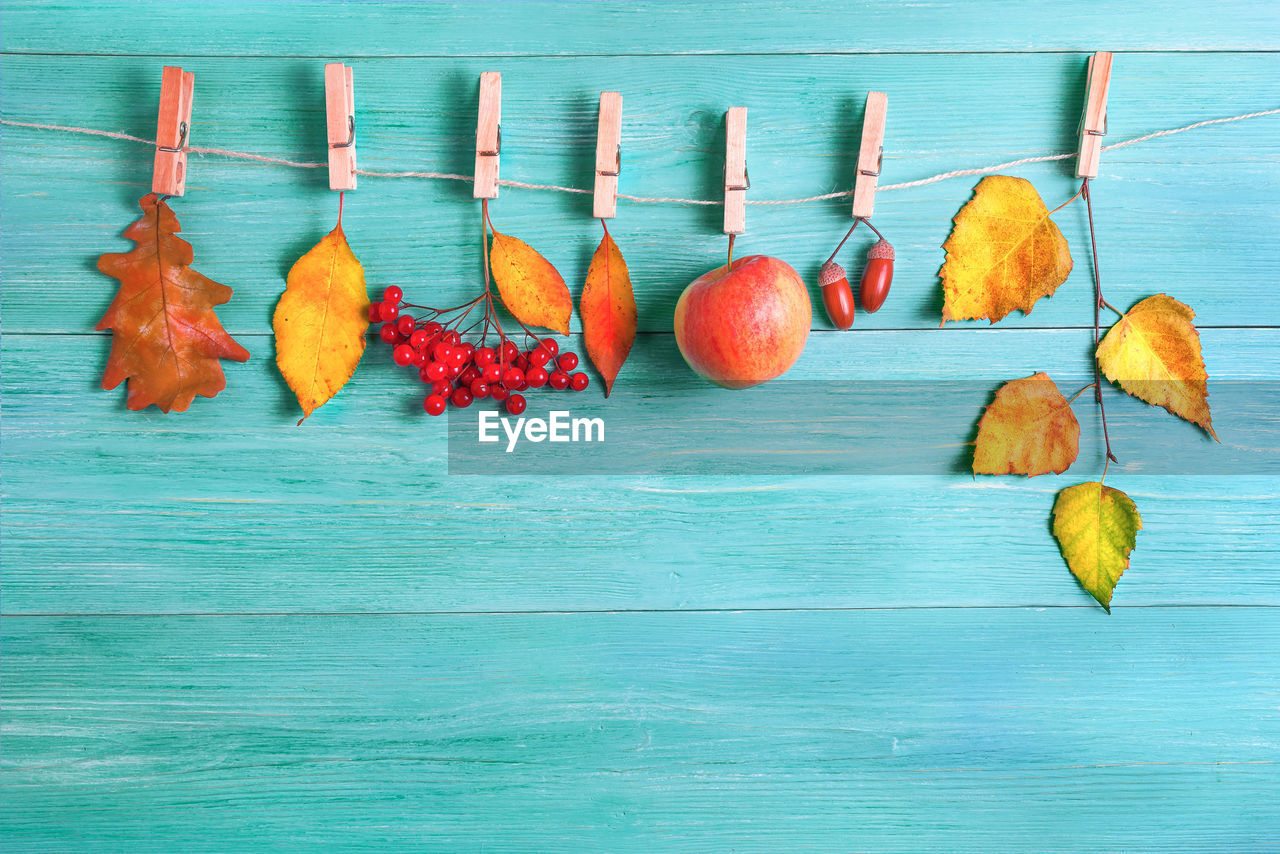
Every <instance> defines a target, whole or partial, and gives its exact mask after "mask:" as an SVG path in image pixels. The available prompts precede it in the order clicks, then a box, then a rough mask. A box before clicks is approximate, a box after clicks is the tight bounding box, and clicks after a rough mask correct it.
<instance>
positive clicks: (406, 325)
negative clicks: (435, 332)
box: [396, 314, 417, 338]
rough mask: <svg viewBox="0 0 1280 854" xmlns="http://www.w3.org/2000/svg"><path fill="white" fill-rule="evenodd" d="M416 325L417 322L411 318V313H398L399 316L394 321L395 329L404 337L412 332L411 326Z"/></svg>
mask: <svg viewBox="0 0 1280 854" xmlns="http://www.w3.org/2000/svg"><path fill="white" fill-rule="evenodd" d="M416 325H417V324H416V322H415V321H414V319H413V315H409V314H402V315H400V318H399V319H398V320H397V321H396V331H397V332H399V333H400V334H401V335H403V336H404V337H405V338H408V337H409V336H410V335H412V334H413V327H414V326H416Z"/></svg>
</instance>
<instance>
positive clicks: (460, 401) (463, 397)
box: [453, 388, 474, 409]
mask: <svg viewBox="0 0 1280 854" xmlns="http://www.w3.org/2000/svg"><path fill="white" fill-rule="evenodd" d="M473 399H474V398H473V397H472V394H471V389H466V388H455V389H454V390H453V405H454V406H456V407H458V408H459V409H466V408H467V407H468V406H470V405H471V401H472V400H473Z"/></svg>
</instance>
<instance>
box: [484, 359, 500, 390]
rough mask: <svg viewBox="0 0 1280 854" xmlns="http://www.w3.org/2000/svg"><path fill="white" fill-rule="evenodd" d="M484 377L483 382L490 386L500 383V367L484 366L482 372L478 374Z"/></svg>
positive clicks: (494, 365)
mask: <svg viewBox="0 0 1280 854" xmlns="http://www.w3.org/2000/svg"><path fill="white" fill-rule="evenodd" d="M480 375H481V376H483V377H484V381H485V382H487V383H489V384H490V385H492V384H493V383H496V382H502V366H501V365H496V364H489V365H485V366H484V370H483V371H481V372H480Z"/></svg>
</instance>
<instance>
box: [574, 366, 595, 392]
mask: <svg viewBox="0 0 1280 854" xmlns="http://www.w3.org/2000/svg"><path fill="white" fill-rule="evenodd" d="M590 384H591V378H590V377H588V376H587V375H586V374H584V373H583V372H582V371H578V372H577V373H576V374H574V375H573V376H571V377H569V388H571V389H573V390H574V391H582V390H583V389H585V388H586V387H587V386H589V385H590Z"/></svg>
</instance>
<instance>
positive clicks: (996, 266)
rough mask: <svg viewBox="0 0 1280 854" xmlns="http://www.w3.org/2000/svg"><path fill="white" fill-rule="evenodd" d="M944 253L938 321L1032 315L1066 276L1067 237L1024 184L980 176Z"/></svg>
mask: <svg viewBox="0 0 1280 854" xmlns="http://www.w3.org/2000/svg"><path fill="white" fill-rule="evenodd" d="M954 222H955V228H953V229H952V230H951V236H950V237H948V238H947V242H946V243H944V244H942V248H943V249H945V250H946V252H947V259H946V261H944V262H943V264H942V270H941V271H940V272H939V275H940V276H941V277H942V291H943V305H942V322H943V323H946V322H947V321H948V320H976V319H987V320H990V321H991V322H992V323H995V322H996V321H997V320H999V319H1000V318H1002V317H1004V316H1005V315H1006V314H1008V313H1009V312H1011V311H1013V310H1014V309H1018V310H1020V311H1022V313H1023V314H1030V313H1031V307H1032V306H1034V305H1035V303H1036V300H1038V299H1040V297H1044V296H1051V295H1052V294H1053V292H1054V291H1056V290H1057V289H1058V285H1060V284H1062V283H1063V282H1065V281H1066V280H1067V275H1068V274H1069V273H1070V272H1071V252H1070V251H1069V250H1068V249H1067V241H1066V238H1064V237H1063V236H1062V232H1060V231H1058V227H1057V226H1056V225H1054V224H1053V220H1051V219H1049V210H1048V208H1046V207H1045V206H1044V202H1043V201H1041V199H1040V194H1039V193H1037V192H1036V189H1035V187H1033V186H1031V183H1030V182H1029V181H1024V180H1023V179H1021V178H1010V177H1007V176H1005V175H990V176H988V177H986V178H983V179H982V180H981V181H980V182H979V183H978V186H977V187H976V188H974V191H973V198H972V199H971V200H970V201H969V202H968V204H966V205H965V206H964V207H963V208H961V209H960V212H959V213H958V214H956V215H955V219H954Z"/></svg>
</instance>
